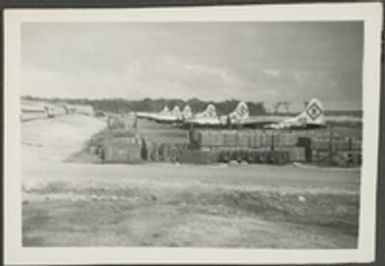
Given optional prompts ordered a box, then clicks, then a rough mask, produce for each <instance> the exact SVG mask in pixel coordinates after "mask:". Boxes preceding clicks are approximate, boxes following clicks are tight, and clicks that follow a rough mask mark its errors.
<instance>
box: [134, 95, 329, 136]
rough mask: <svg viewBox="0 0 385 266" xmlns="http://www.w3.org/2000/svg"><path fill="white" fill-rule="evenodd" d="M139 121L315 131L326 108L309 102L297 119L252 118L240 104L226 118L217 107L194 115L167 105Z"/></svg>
mask: <svg viewBox="0 0 385 266" xmlns="http://www.w3.org/2000/svg"><path fill="white" fill-rule="evenodd" d="M136 116H137V117H138V118H145V119H149V120H153V121H156V122H158V123H170V124H177V125H180V126H182V127H184V128H189V127H200V128H206V127H207V128H229V127H240V128H245V127H246V128H266V129H294V128H298V129H313V128H324V127H326V121H325V115H324V108H323V106H322V103H321V101H320V100H318V99H312V100H310V101H309V103H308V104H307V106H306V107H305V109H304V110H303V112H302V113H300V114H299V115H297V116H293V117H288V116H276V115H268V116H251V115H250V113H249V108H248V106H247V104H246V103H245V102H243V101H241V102H239V103H238V105H237V107H236V108H235V110H234V111H233V112H231V113H229V114H227V115H221V116H219V115H217V112H216V108H215V106H214V105H213V104H209V105H208V106H207V108H206V109H205V110H204V111H203V112H201V113H197V114H195V115H194V114H193V113H192V111H191V108H190V106H188V105H186V106H185V107H184V109H183V110H182V111H180V109H179V107H178V106H175V107H174V108H173V109H172V110H171V111H170V110H169V109H168V107H167V106H165V107H164V109H163V110H162V111H161V112H159V113H147V112H138V113H136Z"/></svg>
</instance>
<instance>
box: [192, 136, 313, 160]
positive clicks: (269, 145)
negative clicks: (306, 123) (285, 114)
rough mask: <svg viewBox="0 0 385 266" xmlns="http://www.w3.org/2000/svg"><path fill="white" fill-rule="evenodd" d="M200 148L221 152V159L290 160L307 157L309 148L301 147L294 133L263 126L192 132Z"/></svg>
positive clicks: (194, 141)
mask: <svg viewBox="0 0 385 266" xmlns="http://www.w3.org/2000/svg"><path fill="white" fill-rule="evenodd" d="M192 136H193V138H192V139H191V142H192V143H193V145H192V146H193V147H195V148H196V149H197V150H205V151H212V152H216V153H217V154H218V160H219V161H220V162H229V161H239V162H241V161H245V162H249V163H268V162H269V163H279V164H282V163H287V162H293V161H305V160H306V154H305V151H306V150H305V148H303V147H298V136H297V135H296V134H294V133H287V132H274V131H262V130H242V131H238V130H220V131H219V130H201V131H196V132H194V134H192Z"/></svg>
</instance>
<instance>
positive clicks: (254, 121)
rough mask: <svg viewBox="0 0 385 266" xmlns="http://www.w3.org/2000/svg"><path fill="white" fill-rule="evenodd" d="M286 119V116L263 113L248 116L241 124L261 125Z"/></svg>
mask: <svg viewBox="0 0 385 266" xmlns="http://www.w3.org/2000/svg"><path fill="white" fill-rule="evenodd" d="M284 119H287V116H276V115H265V116H249V117H248V118H246V119H245V120H243V121H242V122H241V125H243V126H252V127H263V126H265V125H269V124H273V123H278V122H281V121H283V120H284Z"/></svg>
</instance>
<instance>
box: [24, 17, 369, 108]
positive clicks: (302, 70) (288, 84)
mask: <svg viewBox="0 0 385 266" xmlns="http://www.w3.org/2000/svg"><path fill="white" fill-rule="evenodd" d="M362 49H363V25H362V23H361V22H314V23H310V22H305V23H294V22H291V23H261V22H250V23H243V22H242V23H240V22H237V23H230V22H228V23H220V22H219V23H213V22H210V23H196V22H195V23H194V22H193V23H132V22H131V23H25V24H23V26H22V93H23V95H33V96H44V97H70V98H77V97H82V98H83V97H87V98H127V99H141V98H145V97H150V98H158V97H164V98H183V99H188V98H192V97H198V98H201V99H204V100H214V101H217V100H224V99H230V98H235V99H240V100H251V101H265V102H276V101H281V100H285V101H291V102H301V101H304V100H309V99H310V98H313V97H318V98H320V99H321V100H322V101H323V102H324V105H325V106H328V107H329V108H328V109H360V108H361V96H362V84H361V79H362V77H361V71H362Z"/></svg>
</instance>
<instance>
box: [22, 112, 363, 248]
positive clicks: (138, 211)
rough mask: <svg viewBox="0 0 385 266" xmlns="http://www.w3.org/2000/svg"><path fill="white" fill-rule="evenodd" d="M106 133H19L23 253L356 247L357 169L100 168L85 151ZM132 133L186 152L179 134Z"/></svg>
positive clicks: (42, 126)
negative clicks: (39, 248)
mask: <svg viewBox="0 0 385 266" xmlns="http://www.w3.org/2000/svg"><path fill="white" fill-rule="evenodd" d="M106 125H107V123H106V119H104V118H96V117H92V116H84V115H78V114H72V115H65V116H57V117H54V118H51V119H39V120H31V121H28V122H24V123H21V129H22V132H21V133H22V154H23V158H22V159H23V163H22V183H23V188H22V197H23V204H22V213H23V246H27V247H37V246H50V247H55V246H66V247H70V246H71V247H74V246H114V247H116V246H121V247H124V246H131V247H133V246H152V247H234V248H314V249H319V248H326V249H328V248H356V247H357V237H358V214H359V188H360V169H359V168H336V167H316V166H309V165H305V164H293V163H291V164H285V165H271V164H247V163H236V162H229V163H215V164H207V165H199V164H184V163H179V162H151V161H145V162H141V163H137V164H103V163H101V162H100V158H99V157H98V156H96V155H95V154H90V153H88V152H86V150H87V143H88V142H89V141H90V139H92V137H93V136H95V135H96V134H98V133H99V132H101V131H102V130H104V129H105V128H106ZM137 128H138V131H140V133H141V134H142V135H144V136H147V137H149V138H151V139H158V140H161V141H168V142H171V141H176V142H178V143H179V142H186V143H187V142H188V132H187V130H184V129H181V128H175V127H173V126H170V125H163V124H157V123H155V122H152V121H145V120H140V121H138V124H137ZM336 130H337V131H338V132H340V134H344V135H347V136H354V137H360V134H361V133H360V132H361V131H360V129H356V128H340V129H338V128H337V129H336ZM315 132H317V131H315ZM314 134H319V131H318V133H314Z"/></svg>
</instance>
